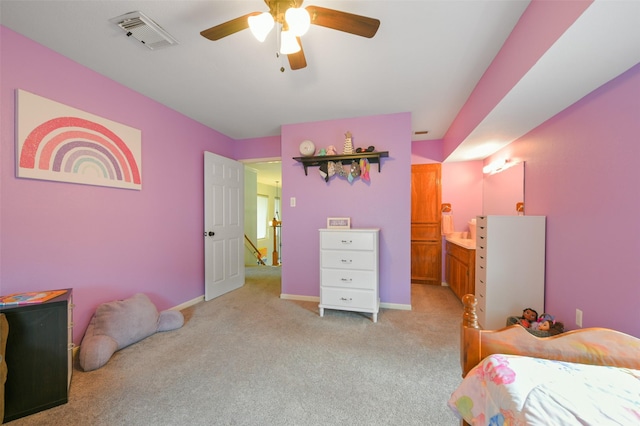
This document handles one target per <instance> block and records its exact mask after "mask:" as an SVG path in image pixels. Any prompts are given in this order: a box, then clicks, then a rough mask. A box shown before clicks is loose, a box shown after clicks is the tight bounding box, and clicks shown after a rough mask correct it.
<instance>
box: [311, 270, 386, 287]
mask: <svg viewBox="0 0 640 426" xmlns="http://www.w3.org/2000/svg"><path fill="white" fill-rule="evenodd" d="M376 278H377V277H376V274H375V272H374V271H351V270H344V269H342V270H341V269H321V270H320V285H321V286H323V287H327V286H328V287H342V288H360V289H365V290H372V291H373V290H375V287H376Z"/></svg>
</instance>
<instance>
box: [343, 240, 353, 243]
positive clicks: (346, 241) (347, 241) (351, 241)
mask: <svg viewBox="0 0 640 426" xmlns="http://www.w3.org/2000/svg"><path fill="white" fill-rule="evenodd" d="M352 243H353V240H342V244H352Z"/></svg>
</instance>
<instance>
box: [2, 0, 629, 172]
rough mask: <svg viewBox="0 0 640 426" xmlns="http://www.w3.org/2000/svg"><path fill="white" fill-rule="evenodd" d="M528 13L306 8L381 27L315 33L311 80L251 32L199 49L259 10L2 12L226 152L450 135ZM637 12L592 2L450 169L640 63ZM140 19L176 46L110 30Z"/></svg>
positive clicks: (198, 6) (129, 7) (127, 5)
mask: <svg viewBox="0 0 640 426" xmlns="http://www.w3.org/2000/svg"><path fill="white" fill-rule="evenodd" d="M558 1H560V0H558ZM528 4H529V1H528V0H456V1H453V0H423V1H419V0H386V1H381V0H378V1H360V0H342V1H338V0H331V1H329V0H307V1H306V2H305V3H304V6H308V5H317V6H323V7H329V8H332V9H337V10H343V11H347V12H350V13H355V14H359V15H364V16H369V17H373V18H378V19H380V21H381V25H380V29H379V30H378V33H377V34H376V36H375V37H374V38H372V39H367V38H362V37H358V36H354V35H351V34H347V33H343V32H339V31H335V30H331V29H327V28H323V27H318V26H312V28H311V29H310V31H309V32H308V33H307V34H306V35H304V36H303V38H302V42H303V48H304V51H305V55H306V58H307V63H308V67H307V68H304V69H302V70H297V71H291V70H289V66H288V62H287V60H286V58H279V59H278V58H276V55H275V50H276V48H275V36H273V37H272V39H271V38H270V39H268V40H267V41H265V43H262V44H261V43H259V42H258V41H257V40H255V39H254V38H253V36H252V35H251V33H250V31H248V30H245V31H241V32H239V33H236V34H233V35H231V36H228V37H226V38H223V39H221V40H219V41H210V40H207V39H205V38H204V37H202V36H201V35H200V31H202V30H204V29H207V28H210V27H212V26H215V25H218V24H220V23H223V22H225V21H228V20H230V19H233V18H236V17H239V16H241V15H244V14H247V13H250V12H254V11H266V10H267V9H268V8H267V6H266V5H265V4H264V2H263V1H261V0H244V1H219V0H213V1H211V0H209V1H189V0H174V1H151V0H147V1H105V0H103V1H99V0H84V1H78V0H75V1H73V0H72V1H65V0H59V1H31V0H20V1H12V0H1V1H0V22H1V23H2V25H4V26H6V27H8V28H10V29H12V30H14V31H16V32H18V33H21V34H23V35H25V36H26V37H29V38H31V39H33V40H35V41H36V42H38V43H40V44H42V45H44V46H47V47H49V48H51V49H53V50H55V51H56V52H59V53H60V54H62V55H64V56H66V57H68V58H71V59H72V60H74V61H76V62H78V63H80V64H82V65H85V66H87V67H88V68H91V69H93V70H95V71H97V72H99V73H101V74H103V75H105V76H107V77H109V78H111V79H113V80H115V81H117V82H119V83H121V84H123V85H125V86H127V87H129V88H131V89H133V90H135V91H137V92H139V93H142V94H144V95H146V96H148V97H150V98H152V99H154V100H156V101H158V102H160V103H162V104H164V105H167V106H168V107H170V108H172V109H174V110H176V111H178V112H180V113H182V114H184V115H186V116H188V117H191V118H192V119H194V120H196V121H198V122H201V123H203V124H204V125H206V126H208V127H211V128H213V129H215V130H217V131H219V132H221V133H223V134H225V135H227V136H229V137H231V138H234V139H246V138H254V137H263V136H273V135H279V134H280V126H281V125H283V124H292V123H302V122H313V121H322V120H330V119H340V118H351V117H360V116H367V115H376V114H388V113H397V112H411V114H412V130H413V131H414V132H415V131H424V130H426V131H428V132H429V133H428V134H427V135H423V136H416V137H414V140H417V139H441V138H442V137H443V136H444V135H445V133H446V131H447V129H448V128H449V126H450V125H451V123H452V122H453V120H454V118H455V117H456V115H457V114H458V112H459V111H460V109H461V108H462V106H463V105H464V103H465V101H466V100H467V98H468V97H469V95H470V94H471V92H472V90H473V89H474V87H475V86H476V84H477V83H478V81H479V80H480V78H481V77H482V75H483V73H484V71H485V70H486V69H487V67H488V66H489V64H490V63H491V61H492V60H493V59H494V57H495V55H496V54H497V53H498V51H499V50H500V48H501V47H502V44H503V43H504V41H505V39H506V38H507V37H508V36H509V34H510V32H511V30H512V29H513V27H514V26H515V25H516V23H517V22H518V19H519V18H520V16H521V15H522V13H523V12H524V10H525V9H526V7H527V6H528ZM639 5H640V1H638V0H598V1H596V2H595V3H594V5H593V6H591V7H590V8H589V9H588V10H587V11H586V12H585V13H584V14H583V16H581V17H580V18H579V19H578V21H577V22H576V24H575V25H574V26H573V27H572V28H571V29H570V31H567V32H566V34H564V35H563V36H562V37H561V39H560V40H559V41H558V43H556V45H554V46H553V47H552V48H551V49H549V52H547V55H545V56H544V57H543V58H542V59H541V60H540V61H539V62H538V64H536V66H534V67H533V68H532V69H531V70H530V71H529V73H528V74H527V75H526V76H525V77H524V78H523V79H522V81H521V82H520V83H519V84H518V85H516V86H515V87H514V88H513V90H512V91H511V92H510V93H509V94H507V96H506V97H505V98H504V99H503V101H502V102H501V103H500V104H498V105H497V106H496V108H495V109H494V110H493V111H492V112H491V113H490V114H489V115H488V116H487V117H486V118H485V120H484V121H483V122H482V123H480V125H479V126H478V127H477V128H476V130H474V132H472V134H471V135H469V137H468V138H467V140H465V141H464V142H463V143H462V144H461V145H460V147H459V148H458V149H457V150H456V151H455V152H454V153H453V155H452V156H451V157H449V158H448V159H447V160H448V161H462V160H472V159H479V158H485V157H486V156H488V155H490V154H491V153H492V152H487V151H482V154H478V152H479V151H478V150H477V149H476V148H477V147H478V145H479V144H481V143H486V142H487V141H488V140H489V139H491V138H492V137H494V136H495V134H496V132H500V133H501V136H502V139H501V144H502V145H504V144H505V143H509V142H511V141H512V140H514V139H515V138H517V137H519V136H521V135H523V134H524V133H526V132H527V131H528V130H530V129H532V128H533V127H535V126H537V125H538V124H540V123H541V122H543V121H544V120H546V119H547V118H549V117H550V116H552V115H554V114H555V113H557V112H559V111H560V110H562V109H564V108H566V107H567V106H569V105H571V104H572V103H573V102H575V101H577V100H578V99H580V98H581V97H582V96H584V95H586V94H587V93H589V92H591V91H592V90H593V89H595V88H596V87H598V86H600V85H601V84H603V83H605V82H606V81H608V80H610V79H611V78H614V77H615V76H617V75H619V74H620V73H622V72H624V71H625V70H627V69H628V68H630V67H631V66H633V65H634V64H636V63H638V62H639V61H640V7H638V6H639ZM136 10H139V11H142V12H143V13H144V14H146V15H147V16H149V17H150V18H151V19H153V20H154V21H156V22H157V23H158V24H159V25H160V26H162V27H163V28H164V29H165V30H166V31H167V32H168V33H170V34H171V35H172V36H173V37H175V38H176V39H177V40H178V41H179V44H178V45H176V46H171V47H167V48H165V49H159V50H155V51H151V50H149V49H147V48H146V47H144V46H143V45H142V44H140V43H139V42H137V41H136V40H134V39H132V38H127V37H126V36H125V34H124V32H123V31H122V30H121V29H120V28H119V27H117V26H116V25H114V24H112V23H111V22H109V19H111V18H114V17H116V16H120V15H123V14H125V13H127V12H131V11H136ZM282 66H284V67H285V68H286V71H285V72H281V71H280V67H282ZM568 82H571V83H572V84H571V85H568V84H567V83H568ZM502 145H500V144H496V145H495V148H494V150H493V152H495V150H497V149H499V148H500V147H501V146H502ZM269 180H270V181H272V178H269Z"/></svg>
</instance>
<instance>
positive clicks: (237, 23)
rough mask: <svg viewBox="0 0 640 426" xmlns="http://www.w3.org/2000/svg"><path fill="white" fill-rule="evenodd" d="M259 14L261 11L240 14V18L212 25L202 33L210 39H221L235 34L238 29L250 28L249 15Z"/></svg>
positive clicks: (201, 33)
mask: <svg viewBox="0 0 640 426" xmlns="http://www.w3.org/2000/svg"><path fill="white" fill-rule="evenodd" d="M259 14H260V12H253V13H248V14H246V15H244V16H240V17H239V18H236V19H232V20H230V21H227V22H224V23H222V24H220V25H216V26H215V27H211V28H209V29H208V30H204V31H201V32H200V35H201V36H202V37H204V38H208V39H209V40H214V41H215V40H220V39H221V38H223V37H226V36H229V35H231V34H235V33H237V32H238V31H242V30H246V29H247V28H249V21H248V19H249V16H253V15H259Z"/></svg>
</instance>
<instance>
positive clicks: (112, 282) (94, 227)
mask: <svg viewBox="0 0 640 426" xmlns="http://www.w3.org/2000/svg"><path fill="white" fill-rule="evenodd" d="M0 31H1V33H0V38H2V52H1V62H2V75H1V83H2V84H1V85H0V103H1V112H2V118H1V120H2V122H1V124H2V126H1V133H0V136H1V145H0V169H1V171H0V179H1V181H0V196H1V200H2V203H1V207H0V231H1V234H2V239H1V241H0V255H1V256H0V294H8V293H13V292H19V291H34V290H44V289H57V288H69V287H72V288H73V289H74V302H75V304H76V308H75V311H74V322H75V327H74V341H75V343H80V341H81V339H82V335H83V333H84V330H85V328H86V325H87V324H88V322H89V319H90V317H91V315H92V314H93V312H94V311H95V308H96V306H97V305H98V304H99V303H103V302H105V301H108V300H114V299H120V298H125V297H129V296H131V295H132V294H133V293H134V292H144V293H146V294H148V295H149V297H150V298H151V299H152V300H153V302H154V303H156V305H157V306H158V308H159V309H166V308H168V307H172V306H176V305H178V304H180V303H183V302H186V301H188V300H191V299H193V298H196V297H198V296H201V295H202V294H203V291H204V287H203V282H204V265H203V240H202V226H203V177H202V176H203V152H204V151H205V150H208V151H213V152H216V153H218V154H220V155H225V156H229V157H232V156H233V155H232V153H233V151H232V148H233V144H232V140H231V139H229V138H227V137H225V136H223V135H222V134H220V133H218V132H216V131H214V130H211V129H209V128H207V127H205V126H203V125H201V124H198V123H196V122H194V121H192V120H190V119H188V118H186V117H184V116H183V115H181V114H178V113H177V112H175V111H173V110H170V109H169V108H167V107H165V106H162V105H160V104H158V103H156V102H154V101H152V100H150V99H149V98H146V97H144V96H142V95H140V94H138V93H135V92H133V91H131V90H129V89H127V88H125V87H124V86H122V85H120V84H118V83H116V82H114V81H112V80H109V79H107V78H105V77H103V76H101V75H99V74H96V73H95V72H93V71H91V70H89V69H87V68H84V67H82V66H80V65H78V64H77V63H75V62H72V61H70V60H68V59H66V58H64V57H62V56H60V55H59V54H57V53H54V52H52V51H51V50H48V49H46V48H44V47H43V46H41V45H39V44H36V43H34V42H32V41H30V40H28V39H26V38H24V37H23V36H21V35H18V34H16V33H14V32H13V31H11V30H9V29H7V28H5V27H0ZM18 88H20V89H24V90H27V91H30V92H32V93H35V94H38V95H40V96H44V97H46V98H49V99H52V100H55V101H57V102H61V103H63V104H66V105H69V106H72V107H74V108H78V109H81V110H83V111H87V112H90V113H92V114H96V115H98V116H101V117H104V118H108V119H110V120H113V121H116V122H120V123H123V124H126V125H128V126H131V127H134V128H137V129H140V130H142V190H141V191H132V190H123V189H115V188H105V187H97V186H87V185H75V184H68V183H59V182H49V181H38V180H32V179H17V178H16V177H15V164H14V163H15V146H14V143H15V142H14V120H15V113H14V111H15V110H14V108H15V101H14V97H15V90H16V89H18Z"/></svg>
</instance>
